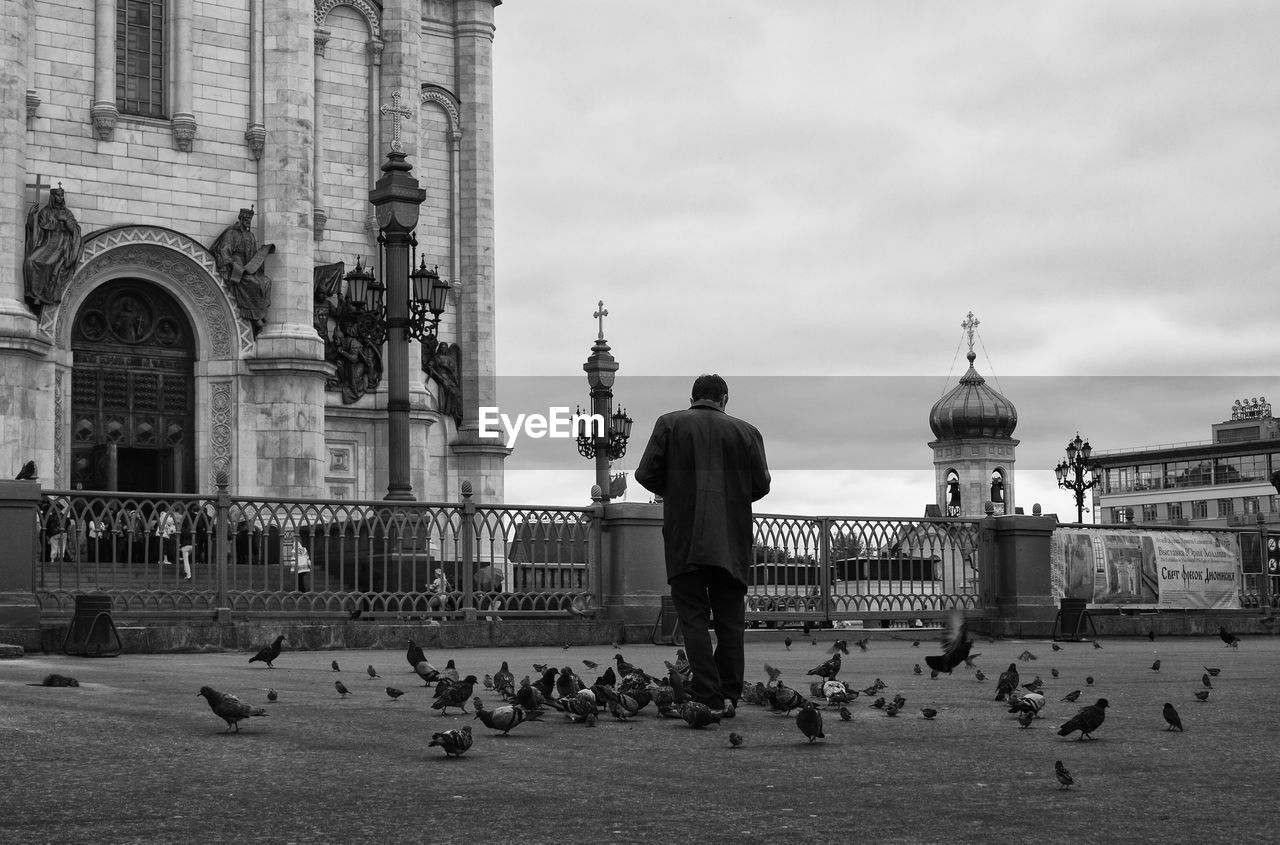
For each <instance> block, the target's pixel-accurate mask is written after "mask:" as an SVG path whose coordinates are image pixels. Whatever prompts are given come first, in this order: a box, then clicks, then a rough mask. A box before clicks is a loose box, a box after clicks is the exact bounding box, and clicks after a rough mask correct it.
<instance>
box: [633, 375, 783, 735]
mask: <svg viewBox="0 0 1280 845" xmlns="http://www.w3.org/2000/svg"><path fill="white" fill-rule="evenodd" d="M728 402H729V387H728V385H727V384H726V383H725V380H724V379H723V378H721V377H720V376H718V375H702V376H699V377H698V378H697V380H696V381H694V383H693V390H692V397H691V399H690V403H691V404H690V407H689V408H688V409H687V410H684V411H673V412H672V413H669V414H663V415H662V416H661V417H659V418H658V421H657V422H656V423H655V424H654V427H653V434H652V435H651V436H650V437H649V443H648V445H647V446H646V447H645V450H644V455H643V456H642V457H641V458H640V464H639V466H637V467H636V473H635V477H636V481H638V482H639V483H640V484H641V485H643V486H644V487H645V489H647V490H649V491H650V492H652V493H656V494H657V495H659V496H661V497H662V537H663V545H664V549H665V552H666V564H667V583H668V584H669V585H670V586H671V603H672V605H673V606H674V607H675V610H676V615H677V617H678V618H679V620H680V630H681V632H682V633H683V634H684V640H685V648H686V650H687V652H688V656H689V663H690V666H691V668H692V670H693V697H694V698H695V699H696V700H698V701H700V702H702V703H703V704H706V705H707V706H708V707H710V708H711V709H712V710H715V711H719V712H721V713H722V714H723V715H725V716H732V715H734V710H735V706H736V703H737V701H738V699H739V698H741V696H742V687H743V682H744V675H745V673H746V665H745V664H746V654H745V644H744V638H745V633H744V632H745V630H746V595H747V587H748V585H749V584H750V583H751V581H750V575H749V567H750V565H751V545H752V513H751V503H752V502H755V501H758V500H759V499H761V498H763V497H764V496H765V495H766V494H767V493H768V492H769V484H770V477H769V467H768V465H767V463H766V461H765V454H764V439H763V438H762V437H761V436H760V432H759V430H757V429H756V427H755V426H753V425H751V424H750V423H748V422H746V421H744V420H740V419H738V418H736V417H731V416H729V415H728V414H726V413H725V412H724V409H725V406H726V405H727V404H728ZM712 626H714V628H715V631H716V645H715V647H714V649H713V647H712V645H711V635H710V634H709V633H708V630H707V629H708V628H709V627H712Z"/></svg>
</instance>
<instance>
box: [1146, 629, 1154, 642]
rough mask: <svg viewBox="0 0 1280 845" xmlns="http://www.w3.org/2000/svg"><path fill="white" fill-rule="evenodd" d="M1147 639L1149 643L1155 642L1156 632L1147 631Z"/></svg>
mask: <svg viewBox="0 0 1280 845" xmlns="http://www.w3.org/2000/svg"><path fill="white" fill-rule="evenodd" d="M1147 639H1149V640H1151V642H1155V641H1156V632H1155V631H1147Z"/></svg>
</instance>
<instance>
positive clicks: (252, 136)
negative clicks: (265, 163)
mask: <svg viewBox="0 0 1280 845" xmlns="http://www.w3.org/2000/svg"><path fill="white" fill-rule="evenodd" d="M244 142H245V143H246V144H248V145H249V155H251V156H253V160H254V161H260V160H261V159H262V151H263V150H264V149H266V147H267V127H265V126H263V125H262V124H261V123H250V124H249V126H248V127H247V128H246V129H245V130H244Z"/></svg>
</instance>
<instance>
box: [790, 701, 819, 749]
mask: <svg viewBox="0 0 1280 845" xmlns="http://www.w3.org/2000/svg"><path fill="white" fill-rule="evenodd" d="M796 727H797V728H799V729H800V733H802V734H804V735H805V736H806V737H808V738H809V742H810V743H813V741H814V740H816V739H825V738H826V735H825V734H823V733H822V714H821V713H819V712H818V708H817V707H814V706H813V704H812V703H811V702H806V703H805V704H804V705H803V706H802V707H801V708H800V711H799V712H798V713H796Z"/></svg>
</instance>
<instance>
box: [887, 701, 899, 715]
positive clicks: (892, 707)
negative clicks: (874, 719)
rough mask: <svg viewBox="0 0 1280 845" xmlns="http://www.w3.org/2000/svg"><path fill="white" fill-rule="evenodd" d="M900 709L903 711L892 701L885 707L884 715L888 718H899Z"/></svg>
mask: <svg viewBox="0 0 1280 845" xmlns="http://www.w3.org/2000/svg"><path fill="white" fill-rule="evenodd" d="M900 709H901V708H900V707H898V704H897V702H895V701H891V702H889V703H888V704H886V705H885V707H884V715H886V716H897V715H898V711H899V710H900Z"/></svg>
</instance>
